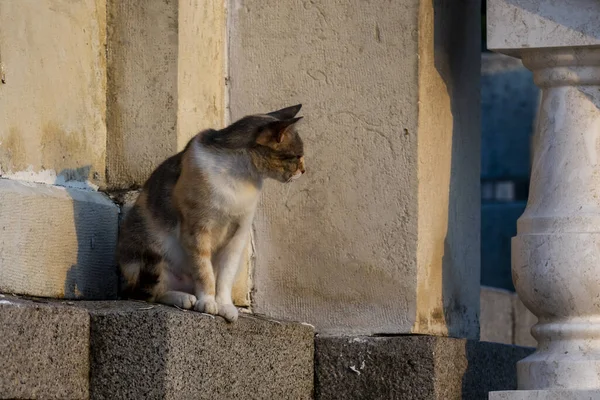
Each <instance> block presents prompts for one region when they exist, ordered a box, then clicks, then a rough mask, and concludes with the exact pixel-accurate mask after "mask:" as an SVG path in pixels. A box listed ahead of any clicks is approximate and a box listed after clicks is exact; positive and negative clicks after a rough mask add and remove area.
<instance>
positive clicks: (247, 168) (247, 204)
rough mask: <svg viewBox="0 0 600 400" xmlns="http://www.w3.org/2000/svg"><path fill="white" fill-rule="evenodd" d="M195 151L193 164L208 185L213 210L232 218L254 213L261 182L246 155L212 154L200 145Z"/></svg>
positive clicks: (216, 152) (215, 152)
mask: <svg viewBox="0 0 600 400" xmlns="http://www.w3.org/2000/svg"><path fill="white" fill-rule="evenodd" d="M193 151H194V153H193V154H194V162H195V164H196V166H197V167H198V168H200V170H201V171H202V173H203V175H204V176H205V177H206V179H207V181H208V184H209V189H210V194H211V196H210V198H211V208H213V209H219V210H221V211H223V212H224V213H227V214H229V215H231V216H234V215H236V216H242V215H247V214H251V213H253V212H254V209H255V208H256V204H257V203H258V198H259V196H260V192H261V189H262V181H261V180H260V179H259V178H255V177H254V176H253V174H252V173H251V168H252V166H251V164H250V160H249V159H248V158H247V157H246V156H245V155H243V154H230V153H226V152H218V151H212V150H209V149H206V148H204V147H203V146H202V145H201V144H196V146H195V147H194V149H193Z"/></svg>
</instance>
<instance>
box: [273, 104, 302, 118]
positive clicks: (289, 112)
mask: <svg viewBox="0 0 600 400" xmlns="http://www.w3.org/2000/svg"><path fill="white" fill-rule="evenodd" d="M301 108H302V104H296V105H295V106H291V107H286V108H282V109H281V110H277V111H272V112H270V113H268V114H267V115H270V116H271V117H275V118H277V119H280V120H286V119H291V118H294V117H295V116H296V114H298V112H299V111H300V109H301Z"/></svg>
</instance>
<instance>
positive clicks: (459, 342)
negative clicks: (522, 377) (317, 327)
mask: <svg viewBox="0 0 600 400" xmlns="http://www.w3.org/2000/svg"><path fill="white" fill-rule="evenodd" d="M532 352H533V349H532V348H527V347H518V346H513V345H506V344H500V343H488V342H478V341H471V340H465V339H452V338H446V337H435V336H393V337H323V336H317V338H316V339H315V377H316V381H315V398H316V399H318V400H333V399H340V400H342V399H343V400H353V399H361V400H362V399H369V400H375V399H402V400H480V399H481V400H487V398H488V392H489V391H492V390H510V389H515V388H516V385H517V375H516V362H517V361H518V360H520V359H522V358H525V357H526V356H527V355H529V354H530V353H532Z"/></svg>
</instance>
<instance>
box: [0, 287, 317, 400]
mask: <svg viewBox="0 0 600 400" xmlns="http://www.w3.org/2000/svg"><path fill="white" fill-rule="evenodd" d="M37 301H38V302H35V301H31V300H26V299H20V298H16V297H12V296H5V297H2V298H0V338H2V339H1V340H0V365H3V371H2V373H0V398H18V399H88V398H91V399H310V398H312V393H313V360H314V332H313V329H312V328H311V327H309V326H305V325H302V324H298V323H290V322H284V321H272V320H266V319H262V318H259V317H254V316H246V315H242V316H240V319H239V320H238V322H237V323H235V324H228V323H226V322H225V321H224V320H223V319H221V318H220V317H217V318H212V317H210V316H206V315H202V314H199V313H195V312H190V311H182V310H178V309H175V308H171V307H165V306H160V305H150V304H147V303H142V302H130V301H105V302H78V301H75V302H65V301H49V300H48V301H46V300H37ZM40 301H42V302H44V303H40Z"/></svg>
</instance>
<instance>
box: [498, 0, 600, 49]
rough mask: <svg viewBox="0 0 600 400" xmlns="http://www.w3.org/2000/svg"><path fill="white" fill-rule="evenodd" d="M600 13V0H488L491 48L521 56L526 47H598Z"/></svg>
mask: <svg viewBox="0 0 600 400" xmlns="http://www.w3.org/2000/svg"><path fill="white" fill-rule="evenodd" d="M599 13H600V3H598V1H596V0H563V1H557V2H548V1H545V0H494V1H488V2H487V21H488V28H487V29H488V31H487V44H488V48H489V49H492V50H497V51H501V52H502V53H505V54H509V53H514V54H515V55H517V53H518V52H519V50H521V49H523V48H545V47H546V48H551V47H565V46H597V45H600V33H599V30H598V14H599ZM508 49H510V50H508ZM507 50H508V51H507Z"/></svg>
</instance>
